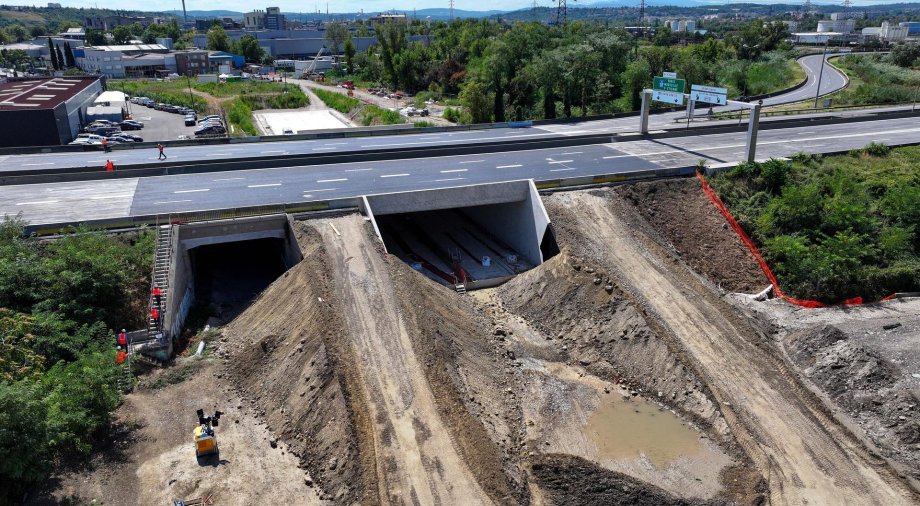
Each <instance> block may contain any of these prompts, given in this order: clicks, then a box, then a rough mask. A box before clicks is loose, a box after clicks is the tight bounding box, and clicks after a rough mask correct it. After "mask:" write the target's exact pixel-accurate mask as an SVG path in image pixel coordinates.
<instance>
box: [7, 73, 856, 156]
mask: <svg viewBox="0 0 920 506" xmlns="http://www.w3.org/2000/svg"><path fill="white" fill-rule="evenodd" d="M799 62H800V64H801V65H802V68H803V69H805V72H806V75H808V85H806V86H804V87H802V88H800V89H798V90H795V91H792V92H790V93H788V94H784V95H779V96H776V97H773V98H770V99H766V100H765V101H764V103H767V104H770V105H775V104H780V103H787V102H796V101H799V100H803V99H805V98H808V97H814V93H815V90H816V89H817V73H818V72H819V70H820V68H821V55H812V56H806V57H804V58H801V59H800V60H799ZM845 85H846V77H845V76H844V75H843V74H842V73H841V72H840V71H838V70H836V69H835V68H834V67H832V66H831V65H825V67H824V78H823V80H822V83H821V90H822V93H829V92H831V91H836V90H838V89H840V88H843V87H844V86H845ZM136 107H137V108H138V110H140V111H143V110H145V109H146V108H144V107H142V106H136ZM731 108H732V107H730V106H729V107H726V108H725V109H726V110H727V109H731ZM717 109H718V108H717ZM163 114H167V113H163ZM680 117H685V113H683V112H680V113H664V114H653V115H652V116H651V117H650V119H649V127H650V128H651V129H653V130H655V129H665V128H674V127H675V122H676V121H677V120H678V119H679V118H680ZM176 118H178V120H181V118H180V117H178V116H176ZM775 119H782V118H775ZM775 119H771V118H764V119H762V122H769V121H774V120H775ZM722 123H726V124H728V123H736V121H731V120H729V121H697V122H695V123H693V124H692V127H699V126H713V125H718V124H722ZM638 129H639V118H637V117H628V118H615V119H608V120H593V121H585V122H576V123H568V124H554V125H544V126H539V127H534V128H528V129H508V128H499V129H494V130H473V131H457V132H439V133H429V134H424V133H420V134H403V135H387V136H375V137H357V138H343V139H322V140H291V141H276V142H256V143H239V144H224V145H210V146H181V147H178V146H177V147H170V148H167V149H166V155H167V157H168V158H167V160H165V161H164V163H182V162H189V161H194V160H235V159H240V158H249V157H265V156H283V155H292V154H319V153H347V152H350V151H362V150H373V149H386V148H406V147H436V146H442V145H443V146H456V145H459V144H473V143H481V142H495V141H507V140H513V139H540V138H551V137H554V136H555V135H557V134H563V135H577V134H581V133H607V132H609V133H617V132H634V131H637V130H638ZM107 159H111V160H112V161H113V162H114V163H115V165H116V166H117V167H125V166H129V165H135V164H144V163H160V162H159V161H158V159H157V151H156V149H155V148H136V149H124V150H122V149H116V150H114V151H113V152H112V153H110V154H109V155H107V156H106V155H104V154H103V153H102V152H78V153H44V154H33V155H11V156H0V171H13V170H17V171H19V170H30V169H48V168H65V167H88V168H91V169H93V168H99V169H101V168H102V167H103V166H104V165H105V163H106V160H107Z"/></svg>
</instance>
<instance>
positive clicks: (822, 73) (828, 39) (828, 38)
mask: <svg viewBox="0 0 920 506" xmlns="http://www.w3.org/2000/svg"><path fill="white" fill-rule="evenodd" d="M830 42H831V38H830V36H828V37H827V40H826V41H824V53H823V54H822V55H821V71H820V72H818V89H817V90H816V91H815V107H814V108H815V109H817V108H818V97H820V96H821V78H823V77H824V62H826V61H827V45H828V44H830Z"/></svg>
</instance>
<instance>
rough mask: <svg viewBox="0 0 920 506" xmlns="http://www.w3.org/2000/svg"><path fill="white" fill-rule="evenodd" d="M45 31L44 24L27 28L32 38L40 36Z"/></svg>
mask: <svg viewBox="0 0 920 506" xmlns="http://www.w3.org/2000/svg"><path fill="white" fill-rule="evenodd" d="M46 33H48V31H47V30H45V27H44V26H33V27H32V28H29V34H30V35H31V36H32V37H33V38H38V37H41V36H42V35H45V34H46Z"/></svg>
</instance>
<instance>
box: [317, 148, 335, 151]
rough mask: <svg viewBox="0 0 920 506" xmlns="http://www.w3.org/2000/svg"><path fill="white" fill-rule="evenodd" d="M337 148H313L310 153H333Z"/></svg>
mask: <svg viewBox="0 0 920 506" xmlns="http://www.w3.org/2000/svg"><path fill="white" fill-rule="evenodd" d="M336 149H338V148H313V149H312V151H330V150H331V151H335V150H336Z"/></svg>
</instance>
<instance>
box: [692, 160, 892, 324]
mask: <svg viewBox="0 0 920 506" xmlns="http://www.w3.org/2000/svg"><path fill="white" fill-rule="evenodd" d="M696 177H697V178H698V179H699V180H700V184H702V185H703V193H705V194H706V196H707V197H709V201H710V202H712V204H713V205H714V206H716V208H717V209H718V210H719V212H720V213H722V216H724V217H725V220H726V221H728V224H729V225H731V227H732V230H734V231H735V233H736V234H738V237H739V238H741V242H743V243H744V245H745V246H747V247H748V249H749V250H750V251H751V254H753V255H754V258H755V259H757V263H758V264H760V268H761V269H762V270H763V273H764V274H765V275H766V276H767V280H768V281H770V283H771V284H773V293H774V294H775V295H776V296H777V297H779V298H781V299H784V300H785V301H786V302H789V303H791V304H795V305H796V306H801V307H807V308H816V307H828V306H856V305H859V304H862V303H863V299H862V297H853V298H852V299H847V300H845V301H843V302H838V303H837V304H825V303H824V302H818V301H816V300H802V299H794V298H792V297H788V296H786V295H785V294H783V291H782V290H781V289H780V287H779V283H778V282H777V281H776V276H774V275H773V271H772V270H770V266H769V265H767V262H766V261H765V260H764V259H763V257H762V256H760V251H758V250H757V246H755V245H754V241H752V240H751V238H750V237H748V235H747V233H746V232H745V231H744V230H742V229H741V225H738V222H737V221H735V217H734V216H732V213H731V212H730V211H729V210H728V208H727V207H725V203H724V202H722V199H720V198H719V196H718V195H716V192H715V190H713V189H712V187H711V186H709V182H708V181H706V178H705V177H703V175H702V174H701V173H700V172H699V171H697V172H696ZM893 298H894V294H891V295H889V296H887V297H885V298H884V299H882V300H883V301H886V300H891V299H893Z"/></svg>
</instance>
